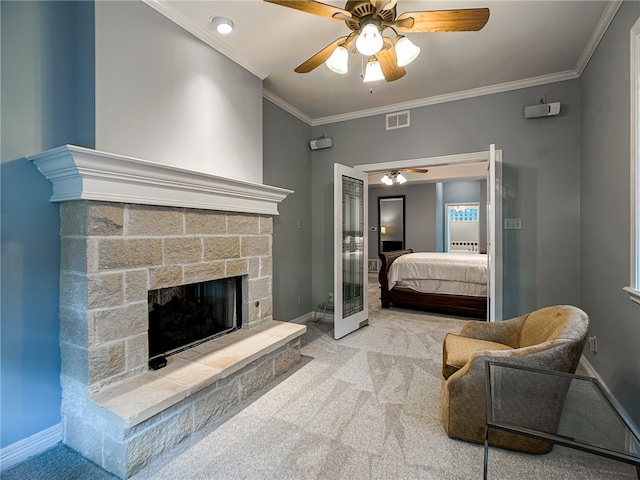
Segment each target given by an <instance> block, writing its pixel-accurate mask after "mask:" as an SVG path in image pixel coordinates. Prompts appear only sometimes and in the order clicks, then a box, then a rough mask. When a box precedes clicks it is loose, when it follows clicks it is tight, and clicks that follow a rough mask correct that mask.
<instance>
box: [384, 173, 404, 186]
mask: <svg viewBox="0 0 640 480" xmlns="http://www.w3.org/2000/svg"><path fill="white" fill-rule="evenodd" d="M394 180H395V182H396V183H399V184H401V185H402V184H403V183H405V182H406V181H407V179H406V178H405V177H404V175H402V174H401V173H400V172H399V171H398V170H390V171H388V172H387V173H385V174H384V176H383V177H382V178H381V179H380V181H381V182H382V183H384V184H385V185H393V182H394Z"/></svg>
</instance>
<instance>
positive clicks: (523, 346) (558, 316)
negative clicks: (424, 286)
mask: <svg viewBox="0 0 640 480" xmlns="http://www.w3.org/2000/svg"><path fill="white" fill-rule="evenodd" d="M588 331H589V318H588V316H587V314H586V313H584V312H583V311H582V310H580V309H579V308H576V307H573V306H569V305H559V306H554V307H547V308H542V309H540V310H536V311H534V312H531V313H528V314H525V315H522V316H520V317H516V318H513V319H510V320H505V321H503V322H496V323H484V322H477V321H469V322H467V323H465V324H464V326H463V327H462V329H461V331H460V334H459V335H454V334H448V335H447V336H446V337H445V339H444V344H443V348H442V356H443V359H442V375H443V377H444V380H443V383H442V395H441V401H442V415H443V419H444V426H445V429H446V431H447V434H448V435H449V436H450V437H452V438H459V439H462V440H468V441H471V442H477V443H483V442H484V427H485V420H486V405H487V401H486V382H485V361H486V360H498V361H500V362H504V363H516V364H521V365H529V366H533V367H537V368H543V369H547V370H555V371H559V372H566V373H575V371H576V368H577V366H578V362H579V360H580V356H581V355H582V350H583V348H584V344H585V341H586V339H587V334H588ZM532 400H533V401H535V400H536V399H532ZM558 420H559V412H558ZM556 421H557V420H556ZM489 443H490V444H492V445H495V446H499V447H503V448H509V449H512V450H519V451H523V452H528V453H546V452H548V451H549V450H551V448H552V445H551V444H550V443H548V442H544V441H540V440H534V439H531V438H527V437H524V436H521V435H515V434H512V433H508V432H504V431H499V430H492V431H491V433H490V437H489Z"/></svg>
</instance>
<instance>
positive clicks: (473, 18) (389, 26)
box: [264, 0, 489, 82]
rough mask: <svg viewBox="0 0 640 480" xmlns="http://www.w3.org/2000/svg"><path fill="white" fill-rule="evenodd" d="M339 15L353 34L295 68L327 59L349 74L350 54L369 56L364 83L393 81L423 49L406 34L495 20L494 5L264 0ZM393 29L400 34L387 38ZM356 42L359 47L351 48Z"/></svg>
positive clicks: (392, 0)
mask: <svg viewBox="0 0 640 480" xmlns="http://www.w3.org/2000/svg"><path fill="white" fill-rule="evenodd" d="M264 1H265V2H268V3H274V4H277V5H282V6H284V7H289V8H293V9H296V10H300V11H303V12H307V13H311V14H313V15H318V16H321V17H325V18H330V19H333V20H340V21H344V23H345V24H346V25H347V27H348V28H349V30H351V33H349V34H348V35H346V36H343V37H340V38H338V39H336V40H335V41H333V42H332V43H330V44H329V45H327V46H326V47H325V48H323V49H322V50H320V51H319V52H318V53H316V54H315V55H313V56H312V57H311V58H309V59H308V60H306V61H305V62H304V63H302V64H301V65H299V66H298V67H297V68H295V72H297V73H308V72H310V71H312V70H313V69H315V68H316V67H318V66H319V65H321V64H322V63H325V64H326V65H327V67H329V69H331V70H332V71H334V72H336V73H340V74H344V73H347V71H348V69H349V67H348V60H349V54H350V53H356V52H358V53H360V54H361V55H363V56H364V57H365V58H366V59H367V63H366V68H365V72H364V76H363V81H364V82H370V81H375V80H382V79H384V80H386V81H387V82H393V81H394V80H398V79H399V78H402V77H403V76H404V75H405V74H406V70H405V69H404V67H405V66H406V65H408V64H409V63H411V62H412V61H413V60H415V58H416V57H417V56H418V54H419V53H420V48H419V47H417V46H416V45H414V44H413V43H412V42H411V41H410V40H409V39H408V38H407V37H405V36H404V35H401V33H400V32H402V33H414V32H471V31H478V30H481V29H482V28H483V27H484V26H485V24H486V23H487V21H488V20H489V9H488V8H468V9H457V10H433V11H419V12H405V13H401V14H400V15H396V4H397V2H398V0H359V1H348V2H347V3H346V5H345V7H344V9H341V8H338V7H334V6H332V5H327V4H324V3H320V2H317V1H315V0H264ZM387 31H391V32H392V33H393V34H395V37H394V39H391V38H390V37H385V36H384V33H386V32H387ZM354 44H355V49H353V50H352V52H350V49H351V48H352V46H354Z"/></svg>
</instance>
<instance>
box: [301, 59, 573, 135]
mask: <svg viewBox="0 0 640 480" xmlns="http://www.w3.org/2000/svg"><path fill="white" fill-rule="evenodd" d="M578 77H579V75H578V73H577V72H576V71H575V70H567V71H565V72H558V73H552V74H549V75H542V76H539V77H533V78H525V79H524V80H516V81H513V82H506V83H500V84H497V85H489V86H486V87H479V88H472V89H470V90H462V91H459V92H452V93H445V94H444V95H436V96H433V97H426V98H420V99H417V100H412V101H410V102H404V103H395V104H392V105H385V106H383V107H377V108H370V109H367V110H360V111H357V112H350V113H344V114H341V115H333V116H330V117H322V118H316V119H314V120H313V121H312V123H311V126H313V127H315V126H318V125H326V124H328V123H336V122H344V121H346V120H355V119H358V118H364V117H371V116H374V115H380V114H386V113H391V112H395V111H398V110H407V109H411V108H418V107H426V106H428V105H437V104H439V103H446V102H454V101H456V100H464V99H467V98H473V97H481V96H483V95H492V94H494V93H502V92H509V91H511V90H518V89H521V88H528V87H536V86H539V85H546V84H548V83H555V82H562V81H565V80H573V79H575V78H578Z"/></svg>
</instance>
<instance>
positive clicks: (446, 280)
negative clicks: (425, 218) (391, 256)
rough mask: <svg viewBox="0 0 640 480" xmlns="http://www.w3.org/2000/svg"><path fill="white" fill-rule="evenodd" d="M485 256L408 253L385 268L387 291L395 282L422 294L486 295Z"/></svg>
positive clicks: (486, 267) (486, 269) (486, 268)
mask: <svg viewBox="0 0 640 480" xmlns="http://www.w3.org/2000/svg"><path fill="white" fill-rule="evenodd" d="M487 271H488V266H487V256H486V255H482V254H473V253H437V252H421V253H408V254H406V255H403V256H401V257H399V258H397V259H396V261H395V262H393V263H392V264H391V268H390V269H389V290H391V289H392V288H393V287H395V286H396V285H400V286H405V287H409V288H411V289H412V290H416V291H418V292H422V293H442V294H450V295H469V296H474V297H486V296H487Z"/></svg>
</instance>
